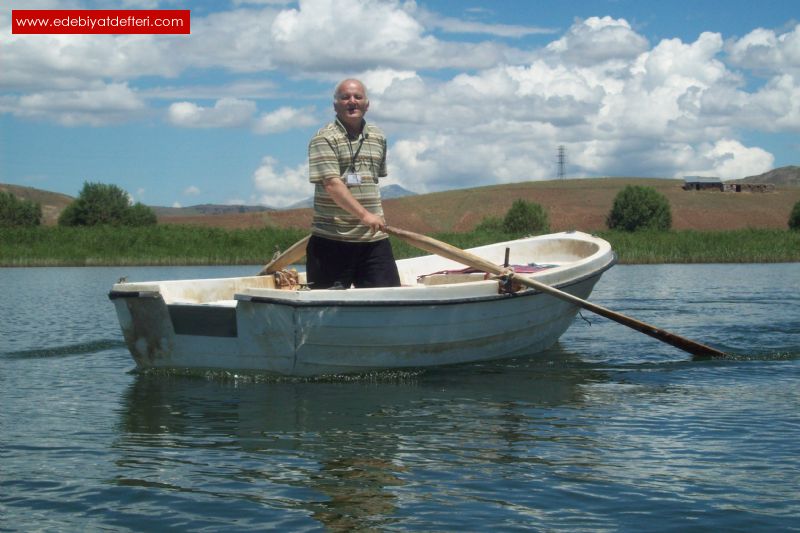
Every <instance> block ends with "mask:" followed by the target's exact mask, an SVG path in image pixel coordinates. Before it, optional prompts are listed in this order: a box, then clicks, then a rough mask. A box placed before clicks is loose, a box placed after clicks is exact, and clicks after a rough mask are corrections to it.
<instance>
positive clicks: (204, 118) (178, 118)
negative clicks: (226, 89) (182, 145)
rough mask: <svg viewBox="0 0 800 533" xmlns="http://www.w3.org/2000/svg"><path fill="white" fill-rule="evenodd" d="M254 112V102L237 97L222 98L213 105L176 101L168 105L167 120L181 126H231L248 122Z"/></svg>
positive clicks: (238, 125)
mask: <svg viewBox="0 0 800 533" xmlns="http://www.w3.org/2000/svg"><path fill="white" fill-rule="evenodd" d="M255 112H256V104H255V103H254V102H251V101H249V100H240V99H238V98H222V99H220V100H217V101H216V102H215V103H214V107H201V106H199V105H197V104H194V103H192V102H177V103H174V104H172V105H170V106H169V109H168V110H167V120H169V122H170V123H171V124H173V125H175V126H180V127H182V128H233V127H240V126H243V125H246V124H248V123H249V122H250V120H251V119H252V117H253V114H254V113H255Z"/></svg>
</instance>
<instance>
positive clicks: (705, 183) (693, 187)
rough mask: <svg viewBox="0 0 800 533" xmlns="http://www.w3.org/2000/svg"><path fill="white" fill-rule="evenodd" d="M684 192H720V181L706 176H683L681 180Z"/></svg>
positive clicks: (721, 188)
mask: <svg viewBox="0 0 800 533" xmlns="http://www.w3.org/2000/svg"><path fill="white" fill-rule="evenodd" d="M683 190H684V191H722V190H724V189H723V186H722V180H721V179H719V178H714V177H706V176H685V177H684V178H683Z"/></svg>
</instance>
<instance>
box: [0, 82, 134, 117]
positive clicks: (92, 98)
mask: <svg viewBox="0 0 800 533" xmlns="http://www.w3.org/2000/svg"><path fill="white" fill-rule="evenodd" d="M143 109H145V104H144V102H143V101H142V99H141V98H139V96H138V95H137V94H136V93H135V92H134V91H133V90H131V89H130V88H129V87H128V85H127V84H126V83H111V84H104V83H94V84H92V86H91V87H89V88H86V89H80V90H65V91H42V92H35V93H29V94H24V95H22V96H18V97H17V96H7V97H4V98H3V99H2V100H0V111H2V112H6V113H11V114H13V115H16V116H18V117H23V118H32V119H37V120H53V121H55V122H58V123H59V124H61V125H64V126H81V125H90V126H102V125H106V124H110V123H115V122H122V121H126V120H134V119H136V118H138V117H139V116H140V115H141V111H142V110H143Z"/></svg>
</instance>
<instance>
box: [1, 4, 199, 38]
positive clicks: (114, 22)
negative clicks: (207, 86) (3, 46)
mask: <svg viewBox="0 0 800 533" xmlns="http://www.w3.org/2000/svg"><path fill="white" fill-rule="evenodd" d="M11 33H16V34H33V33H37V34H43V33H47V34H55V33H60V34H72V33H91V34H134V33H135V34H145V33H158V34H166V33H170V34H188V33H191V15H190V11H189V10H188V9H14V10H12V11H11Z"/></svg>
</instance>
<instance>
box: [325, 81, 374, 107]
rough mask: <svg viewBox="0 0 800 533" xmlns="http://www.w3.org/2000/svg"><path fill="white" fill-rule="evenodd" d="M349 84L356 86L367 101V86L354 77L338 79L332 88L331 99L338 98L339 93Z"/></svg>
mask: <svg viewBox="0 0 800 533" xmlns="http://www.w3.org/2000/svg"><path fill="white" fill-rule="evenodd" d="M350 86H353V87H355V88H358V89H359V90H360V91H361V94H363V95H364V99H365V100H366V101H367V102H369V97H368V96H367V86H366V85H364V84H363V83H362V82H361V80H357V79H355V78H348V79H346V80H342V81H340V82H339V83H338V84H337V85H336V88H335V89H334V90H333V101H334V102H336V100H338V99H339V95H340V94H342V92H343V91H346V90H347V89H348V88H349V87H350Z"/></svg>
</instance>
